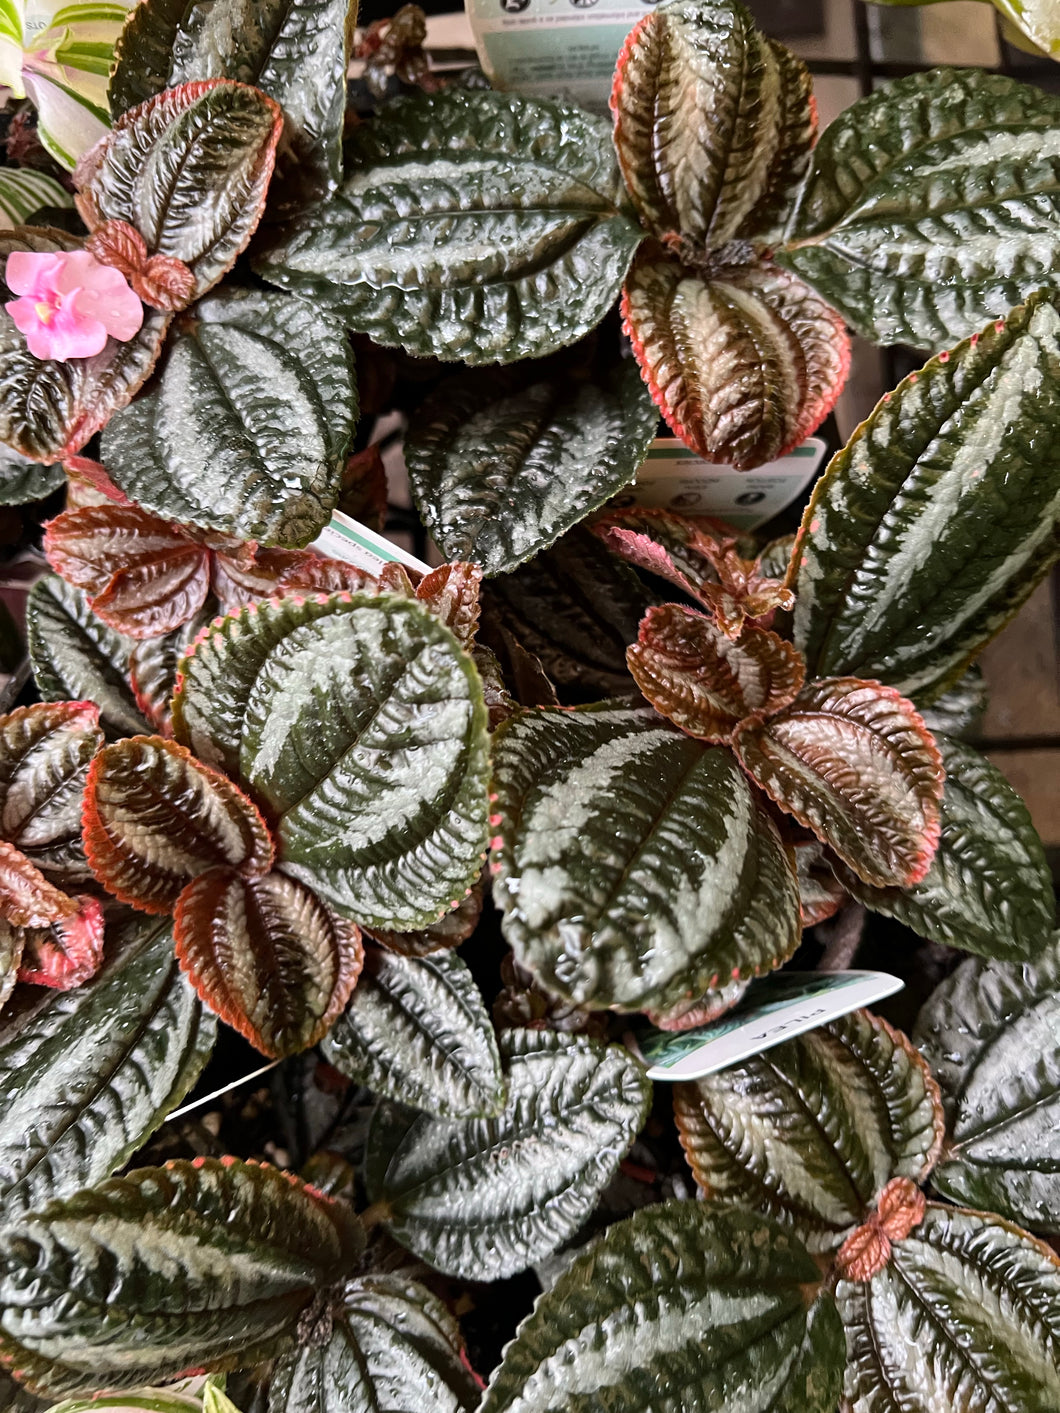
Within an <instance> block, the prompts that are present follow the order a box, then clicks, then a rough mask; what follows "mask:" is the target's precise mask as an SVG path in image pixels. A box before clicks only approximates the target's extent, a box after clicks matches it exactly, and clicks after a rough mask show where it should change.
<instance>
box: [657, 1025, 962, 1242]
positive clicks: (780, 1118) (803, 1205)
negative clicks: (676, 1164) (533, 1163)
mask: <svg viewBox="0 0 1060 1413" xmlns="http://www.w3.org/2000/svg"><path fill="white" fill-rule="evenodd" d="M674 1108H675V1111H676V1115H677V1127H678V1130H679V1132H680V1135H681V1142H682V1144H683V1145H684V1150H685V1155H686V1156H687V1158H688V1161H689V1163H690V1164H691V1167H692V1172H693V1173H694V1175H695V1179H696V1182H697V1183H698V1184H699V1186H700V1187H701V1188H702V1189H703V1191H704V1194H705V1195H706V1196H707V1197H708V1198H710V1199H712V1200H713V1201H716V1202H719V1203H720V1202H723V1203H725V1205H726V1206H734V1205H735V1206H738V1207H750V1208H752V1209H753V1210H755V1211H757V1212H762V1213H763V1214H764V1215H766V1216H768V1217H771V1218H773V1219H774V1220H775V1221H778V1222H781V1223H782V1224H783V1225H785V1226H788V1227H790V1228H791V1229H792V1230H793V1231H794V1232H795V1233H796V1234H797V1235H798V1237H799V1239H800V1240H801V1241H804V1242H805V1243H806V1245H807V1246H808V1247H809V1249H810V1250H811V1251H822V1252H824V1251H834V1250H836V1248H837V1247H838V1246H839V1245H840V1243H841V1242H842V1241H843V1239H844V1237H845V1236H847V1235H848V1234H849V1232H850V1231H851V1230H852V1229H853V1228H855V1227H857V1226H860V1225H861V1224H862V1223H863V1222H864V1221H865V1220H866V1219H867V1218H868V1216H869V1214H870V1213H871V1211H872V1209H873V1208H874V1206H875V1205H876V1198H877V1197H878V1196H879V1194H880V1192H881V1191H882V1190H883V1188H884V1187H885V1186H886V1185H887V1183H888V1182H890V1180H891V1179H892V1178H895V1177H907V1178H912V1179H913V1180H914V1181H918V1182H919V1181H923V1179H924V1178H925V1177H926V1176H927V1174H928V1173H929V1172H930V1170H931V1168H932V1167H933V1166H934V1163H935V1161H936V1159H937V1158H938V1155H939V1150H940V1148H941V1146H942V1133H943V1117H942V1105H941V1102H940V1100H939V1093H938V1087H937V1085H936V1084H935V1081H934V1080H933V1079H932V1077H931V1073H930V1071H929V1070H928V1067H927V1065H926V1064H925V1063H924V1061H923V1060H922V1059H921V1058H920V1056H919V1055H918V1054H917V1052H916V1051H915V1050H914V1049H913V1047H912V1045H910V1043H909V1041H908V1040H906V1038H905V1036H904V1035H901V1034H900V1033H899V1032H898V1031H895V1030H892V1029H891V1027H890V1026H889V1025H887V1024H886V1022H885V1021H882V1020H878V1019H877V1018H876V1017H875V1016H870V1015H869V1013H868V1012H867V1011H854V1012H852V1013H851V1014H850V1015H847V1016H844V1017H843V1018H842V1019H841V1020H837V1021H832V1022H831V1023H830V1024H828V1025H826V1026H822V1027H820V1028H819V1029H817V1030H811V1031H808V1032H807V1033H806V1034H805V1035H800V1036H798V1037H797V1038H796V1039H794V1040H786V1041H784V1042H783V1044H781V1045H777V1046H774V1048H773V1049H771V1050H767V1051H765V1052H764V1053H763V1054H760V1055H753V1056H752V1057H751V1058H750V1059H747V1060H741V1061H740V1063H739V1064H736V1065H732V1066H730V1067H729V1068H727V1069H724V1070H721V1071H720V1072H719V1073H717V1074H712V1075H707V1076H706V1077H705V1078H703V1079H698V1080H696V1081H695V1082H694V1083H691V1084H678V1085H675V1087H674Z"/></svg>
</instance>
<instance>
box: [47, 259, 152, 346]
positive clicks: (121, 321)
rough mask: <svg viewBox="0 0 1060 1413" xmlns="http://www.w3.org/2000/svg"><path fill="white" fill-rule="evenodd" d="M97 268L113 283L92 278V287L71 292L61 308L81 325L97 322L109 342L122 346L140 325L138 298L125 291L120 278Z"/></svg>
mask: <svg viewBox="0 0 1060 1413" xmlns="http://www.w3.org/2000/svg"><path fill="white" fill-rule="evenodd" d="M98 268H99V270H100V271H101V272H103V273H104V274H106V275H112V276H113V277H114V279H113V280H109V279H101V278H99V276H96V275H93V277H92V279H93V283H92V284H91V285H88V284H86V285H85V286H84V287H83V288H81V289H79V290H75V291H74V293H73V294H71V295H70V297H69V298H68V300H67V301H66V305H65V307H66V308H69V309H72V310H73V311H74V312H75V313H76V314H77V316H78V318H79V319H80V320H81V321H82V322H86V321H87V320H94V321H98V322H99V323H100V324H102V326H103V328H104V329H105V330H106V332H107V333H108V334H110V335H111V337H112V338H116V339H121V340H122V341H123V342H124V341H125V340H126V339H131V338H132V337H133V335H134V334H136V333H138V332H139V330H140V326H141V325H142V324H143V321H144V307H143V305H142V304H141V303H140V297H139V295H137V294H134V293H133V291H132V290H131V289H130V288H129V285H128V283H127V281H126V279H125V276H124V275H122V274H121V273H119V271H117V270H112V269H110V268H109V267H108V266H106V265H100V266H99V267H98Z"/></svg>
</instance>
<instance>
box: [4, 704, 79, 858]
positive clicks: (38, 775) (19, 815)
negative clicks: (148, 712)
mask: <svg viewBox="0 0 1060 1413" xmlns="http://www.w3.org/2000/svg"><path fill="white" fill-rule="evenodd" d="M102 744H103V733H102V731H100V729H99V711H98V709H97V708H96V707H95V706H94V705H93V703H92V702H57V703H55V704H54V705H51V704H47V703H40V704H38V705H36V706H29V707H19V708H18V710H16V711H13V712H11V713H10V714H9V715H8V716H0V838H3V839H5V840H7V841H8V842H9V843H11V844H13V845H15V846H16V848H18V849H20V850H21V852H22V853H23V854H24V855H25V856H26V857H27V858H28V859H29V860H30V861H31V862H32V863H35V864H36V865H37V866H38V867H39V868H44V869H47V870H48V871H49V872H50V873H51V874H52V875H53V877H56V876H57V877H60V878H62V879H64V880H76V879H84V878H88V877H89V870H88V866H87V864H86V863H85V856H84V851H83V849H82V848H81V796H82V794H83V792H84V787H85V778H86V776H87V774H88V763H89V761H90V760H91V759H92V757H93V755H94V754H95V752H96V750H97V749H98V748H99V746H101V745H102Z"/></svg>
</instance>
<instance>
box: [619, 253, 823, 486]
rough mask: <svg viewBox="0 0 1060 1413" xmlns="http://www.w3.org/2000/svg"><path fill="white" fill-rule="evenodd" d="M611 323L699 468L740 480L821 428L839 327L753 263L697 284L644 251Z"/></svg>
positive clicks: (791, 280)
mask: <svg viewBox="0 0 1060 1413" xmlns="http://www.w3.org/2000/svg"><path fill="white" fill-rule="evenodd" d="M622 314H623V317H624V319H625V322H626V331H627V333H628V334H629V337H630V339H631V341H632V344H633V352H634V353H635V355H636V358H637V362H638V363H639V364H640V369H641V373H642V374H643V376H644V380H645V382H646V383H647V385H648V387H649V389H650V390H651V395H652V397H653V398H654V399H655V403H656V406H657V407H658V408H659V411H660V412H661V413H662V415H663V416H664V417H665V418H666V421H667V422H668V423H669V425H670V427H671V428H672V429H673V432H674V434H675V435H676V436H678V437H680V438H681V440H682V441H683V442H684V443H685V444H686V446H689V447H691V449H692V450H693V451H694V452H696V453H697V454H698V455H699V456H702V457H703V458H704V459H705V460H706V461H712V462H721V463H724V464H726V465H731V466H735V467H736V468H737V470H740V471H749V470H751V469H752V468H753V467H755V466H761V465H763V464H764V463H765V462H767V461H774V460H776V458H777V457H779V456H783V455H784V454H785V452H788V451H790V450H791V449H792V447H795V446H798V444H799V443H800V442H801V441H802V440H803V439H804V438H805V437H807V436H809V434H810V433H811V432H812V431H814V430H815V428H817V427H818V426H819V425H820V423H821V422H822V421H823V420H824V418H825V417H826V416H827V415H828V413H829V412H830V411H831V409H832V408H833V407H834V406H835V402H836V399H837V398H838V396H839V394H840V392H841V390H842V387H843V384H844V382H845V381H846V375H847V371H848V368H849V365H850V340H849V339H848V337H847V333H846V329H845V327H844V325H843V321H842V319H840V317H839V315H838V314H836V313H835V311H834V310H833V309H831V308H830V307H829V306H828V305H827V304H825V303H824V301H823V300H822V299H820V298H819V296H818V295H816V294H815V293H814V292H813V290H811V289H810V287H809V286H808V285H805V284H803V283H802V281H801V280H799V279H797V278H795V277H793V276H791V275H790V274H789V273H788V272H787V271H785V270H781V269H779V268H778V267H777V266H775V265H771V264H768V263H766V262H764V261H760V262H757V263H755V264H746V265H735V266H730V267H728V268H720V269H718V270H717V271H715V272H714V273H712V274H710V275H705V274H701V273H698V272H697V271H695V270H692V269H690V268H688V267H686V266H684V265H682V264H681V263H679V261H677V260H676V259H674V258H673V257H671V256H670V255H668V254H666V253H665V251H663V250H662V249H661V247H659V246H654V247H653V246H651V245H650V244H649V245H646V246H645V247H643V248H642V251H641V253H640V254H639V255H638V256H637V258H636V260H635V261H634V263H633V267H632V269H631V270H630V272H629V276H628V277H627V280H626V286H625V289H624V291H623V294H622Z"/></svg>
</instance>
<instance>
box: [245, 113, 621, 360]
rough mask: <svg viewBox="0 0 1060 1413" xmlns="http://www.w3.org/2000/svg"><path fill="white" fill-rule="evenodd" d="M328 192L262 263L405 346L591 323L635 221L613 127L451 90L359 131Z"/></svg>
mask: <svg viewBox="0 0 1060 1413" xmlns="http://www.w3.org/2000/svg"><path fill="white" fill-rule="evenodd" d="M347 170H348V171H349V173H350V175H349V176H348V177H347V179H346V181H345V183H344V184H343V185H342V186H341V187H340V188H339V191H338V193H337V194H336V196H335V197H334V198H333V199H332V200H331V201H329V202H327V203H325V204H324V205H322V206H318V207H315V208H314V209H313V210H311V211H309V212H306V213H305V214H304V215H303V216H301V217H299V218H298V219H297V220H294V221H292V222H291V223H290V224H289V225H286V226H284V227H281V228H280V230H279V231H278V232H277V233H276V235H275V236H273V237H272V240H271V244H268V245H264V246H263V247H262V248H261V249H260V251H259V254H258V256H257V259H256V262H255V267H256V269H257V270H258V273H259V274H261V275H263V276H264V277H265V278H266V279H268V280H270V281H272V282H273V283H274V284H278V285H280V286H282V287H283V288H284V289H290V290H293V291H295V292H296V293H299V294H301V295H303V297H305V298H307V299H309V300H311V301H312V302H313V303H314V304H315V305H318V306H324V307H332V308H334V309H336V310H337V311H338V312H340V313H341V314H342V315H343V316H344V318H345V319H346V320H347V322H348V324H349V326H350V328H352V329H354V330H356V331H357V332H358V333H364V334H369V335H370V336H371V337H372V338H373V339H374V340H375V342H376V343H382V344H392V345H395V344H396V345H397V346H399V347H401V348H403V349H405V351H406V352H407V353H412V354H419V355H428V356H432V357H435V358H442V359H449V360H455V359H459V360H461V361H463V362H464V363H512V362H515V361H516V360H518V359H520V358H537V357H543V356H544V355H545V354H547V353H551V352H553V351H554V350H555V349H557V348H561V347H563V346H564V345H565V344H569V343H573V342H574V341H575V339H578V338H580V337H581V336H582V335H583V334H585V333H587V332H588V331H589V329H591V328H593V327H594V326H595V325H596V324H598V323H599V322H600V320H601V319H602V318H603V316H604V314H606V312H607V310H608V309H609V308H610V307H611V305H612V304H613V303H614V301H615V298H616V296H617V295H618V291H619V288H620V286H621V283H622V278H623V276H624V275H625V273H626V269H627V267H628V266H629V262H630V259H631V258H632V255H633V252H634V250H635V249H636V248H637V245H638V244H639V243H640V240H641V238H642V236H643V232H642V231H641V230H640V228H639V227H638V226H637V225H636V223H635V222H634V221H633V220H632V219H631V217H630V216H629V215H628V214H627V213H626V209H625V194H624V188H623V186H622V180H621V177H620V175H619V171H618V166H617V164H616V162H615V157H614V152H613V150H612V147H611V142H610V135H609V133H608V130H607V126H606V125H605V124H604V123H603V122H602V120H601V119H599V118H594V117H590V116H589V115H588V114H586V113H583V112H581V111H580V110H579V109H577V108H573V107H570V106H568V105H566V104H560V103H551V102H547V101H544V100H530V99H527V98H520V97H517V96H516V95H514V94H506V93H482V92H477V93H473V92H469V91H466V90H461V89H459V88H450V89H445V90H443V91H442V92H440V93H436V94H431V95H429V96H428V95H417V96H414V97H408V98H402V99H398V100H396V101H395V102H392V103H388V104H387V105H386V107H385V108H384V109H383V111H382V113H381V114H380V116H379V117H377V118H375V119H373V120H372V121H371V122H369V123H362V124H361V125H360V126H359V127H358V128H356V129H355V131H354V133H353V137H352V140H351V142H350V143H349V144H348V147H347Z"/></svg>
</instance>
